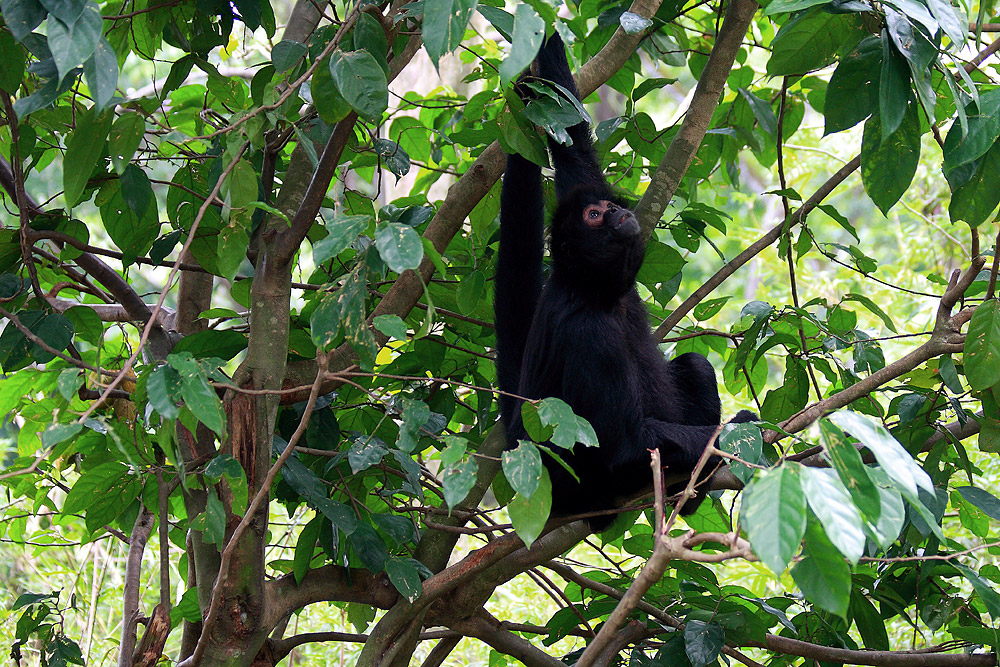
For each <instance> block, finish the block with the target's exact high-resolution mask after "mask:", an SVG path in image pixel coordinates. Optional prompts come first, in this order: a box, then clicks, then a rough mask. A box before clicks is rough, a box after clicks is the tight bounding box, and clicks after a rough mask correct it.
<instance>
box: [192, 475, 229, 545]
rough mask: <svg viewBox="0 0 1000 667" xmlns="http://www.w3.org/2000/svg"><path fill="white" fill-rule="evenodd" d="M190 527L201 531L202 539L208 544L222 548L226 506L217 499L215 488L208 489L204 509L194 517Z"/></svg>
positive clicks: (224, 533) (224, 537)
mask: <svg viewBox="0 0 1000 667" xmlns="http://www.w3.org/2000/svg"><path fill="white" fill-rule="evenodd" d="M191 527H192V528H194V529H195V530H200V531H202V539H204V540H205V541H206V542H208V543H209V544H214V545H215V546H217V547H219V548H220V549H221V548H222V543H223V542H224V541H225V539H226V508H225V507H224V506H223V504H222V501H221V500H219V496H218V494H216V493H215V489H212V488H210V489H208V494H207V495H206V496H205V511H204V512H202V513H201V514H199V515H198V516H197V517H195V520H194V521H192V522H191Z"/></svg>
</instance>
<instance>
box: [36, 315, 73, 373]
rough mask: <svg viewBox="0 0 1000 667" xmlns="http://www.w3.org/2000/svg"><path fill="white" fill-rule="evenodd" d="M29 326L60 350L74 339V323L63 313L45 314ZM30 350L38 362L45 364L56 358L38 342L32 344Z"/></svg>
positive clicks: (48, 343)
mask: <svg viewBox="0 0 1000 667" xmlns="http://www.w3.org/2000/svg"><path fill="white" fill-rule="evenodd" d="M29 328H30V329H31V332H32V333H34V334H35V335H36V336H38V337H39V338H41V339H42V340H43V341H44V342H45V343H46V344H47V345H48V346H49V347H51V348H52V349H53V350H59V351H60V352H62V351H63V350H65V349H66V348H67V347H68V346H69V344H70V341H72V340H73V323H72V322H71V321H70V319H69V318H68V317H66V316H65V315H63V314H62V313H51V314H49V315H45V316H44V317H42V318H41V319H40V320H38V322H37V323H35V324H32V325H30V327H29ZM30 352H31V356H32V357H33V358H34V360H35V363H37V364H45V363H48V362H50V361H52V360H53V359H55V358H56V357H55V355H54V354H52V353H51V352H49V351H47V350H45V349H43V348H42V346H40V345H38V344H37V343H32V344H31V350H30Z"/></svg>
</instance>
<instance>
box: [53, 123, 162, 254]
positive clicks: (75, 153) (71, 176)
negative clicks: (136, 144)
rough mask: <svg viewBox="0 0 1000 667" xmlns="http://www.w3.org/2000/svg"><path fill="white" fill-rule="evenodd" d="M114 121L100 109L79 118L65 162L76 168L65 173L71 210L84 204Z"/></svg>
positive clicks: (67, 149) (67, 196)
mask: <svg viewBox="0 0 1000 667" xmlns="http://www.w3.org/2000/svg"><path fill="white" fill-rule="evenodd" d="M113 117H114V116H113V114H111V113H110V112H107V113H98V112H97V109H92V110H91V111H90V112H89V113H85V114H80V115H78V116H77V125H76V129H75V130H74V131H73V134H72V135H70V138H69V142H68V143H67V145H66V158H65V161H64V164H66V165H72V168H71V169H64V170H63V196H64V197H65V198H66V205H67V206H69V207H71V208H72V207H73V206H76V205H77V204H78V203H80V199H81V197H82V196H83V190H84V188H85V187H86V185H87V180H88V179H89V178H90V175H91V174H92V173H94V169H95V168H96V167H97V160H98V158H100V157H101V153H102V152H103V151H104V141H105V140H106V139H107V137H108V132H110V131H111V120H112V118H113ZM108 233H109V234H110V233H111V230H108ZM154 238H155V237H154ZM119 247H121V246H119Z"/></svg>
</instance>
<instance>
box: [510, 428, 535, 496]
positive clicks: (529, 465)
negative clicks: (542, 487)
mask: <svg viewBox="0 0 1000 667" xmlns="http://www.w3.org/2000/svg"><path fill="white" fill-rule="evenodd" d="M502 462H503V474H504V477H506V478H507V482H508V483H509V484H510V486H511V488H512V489H514V491H516V492H517V493H519V494H521V495H522V496H523V497H524V498H525V499H528V498H531V496H532V495H533V494H534V493H535V490H536V489H537V488H538V480H539V479H541V476H542V455H541V452H539V451H538V447H535V445H533V444H532V443H531V442H529V441H528V440H521V441H520V442H519V444H518V446H517V448H516V449H512V450H508V451H506V452H504V453H503V458H502Z"/></svg>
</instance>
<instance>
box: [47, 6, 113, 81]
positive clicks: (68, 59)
mask: <svg viewBox="0 0 1000 667" xmlns="http://www.w3.org/2000/svg"><path fill="white" fill-rule="evenodd" d="M46 25H47V26H48V39H49V50H50V51H52V58H53V60H55V63H56V71H57V72H58V74H59V79H60V80H62V79H63V78H65V76H66V75H67V74H69V73H70V71H72V70H73V69H74V68H76V67H79V66H80V65H82V64H84V63H85V62H87V60H88V59H89V58H90V57H91V56H92V55H94V51H96V50H97V44H98V43H99V42H100V41H101V30H102V29H103V26H104V21H103V20H102V19H101V14H100V12H99V11H97V6H96V5H94V6H89V7H87V8H86V9H84V11H83V13H81V14H80V16H79V17H78V18H77V19H76V20H75V21H74V22H73V23H71V24H67V23H63V22H62V21H60V20H59V19H57V18H54V17H52V16H51V15H50V19H49V21H48V23H47V24H46Z"/></svg>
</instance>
